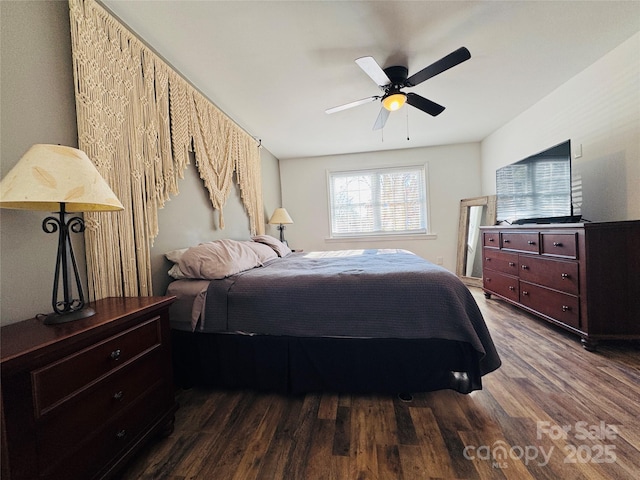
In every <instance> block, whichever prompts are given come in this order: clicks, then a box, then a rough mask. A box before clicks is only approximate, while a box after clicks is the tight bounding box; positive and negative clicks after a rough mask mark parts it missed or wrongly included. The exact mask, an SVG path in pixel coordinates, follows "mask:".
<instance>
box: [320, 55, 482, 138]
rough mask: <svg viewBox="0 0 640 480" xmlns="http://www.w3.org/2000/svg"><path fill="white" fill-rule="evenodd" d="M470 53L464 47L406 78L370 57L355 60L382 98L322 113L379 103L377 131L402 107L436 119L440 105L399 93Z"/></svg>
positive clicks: (405, 70)
mask: <svg viewBox="0 0 640 480" xmlns="http://www.w3.org/2000/svg"><path fill="white" fill-rule="evenodd" d="M470 58H471V53H469V50H467V49H466V48H465V47H460V48H459V49H457V50H455V51H453V52H451V53H450V54H449V55H447V56H445V57H442V58H441V59H440V60H438V61H436V62H434V63H432V64H431V65H429V66H428V67H426V68H423V69H422V70H420V71H419V72H417V73H414V74H413V75H411V76H410V77H408V78H407V75H408V74H409V69H408V68H407V67H403V66H400V65H398V66H393V67H387V68H385V69H383V68H382V67H380V65H378V63H377V62H376V61H375V60H374V59H373V57H361V58H358V59H357V60H356V63H357V64H358V66H359V67H360V68H361V69H362V70H364V73H366V74H367V75H369V77H371V79H372V80H373V81H374V82H376V84H377V85H378V87H379V88H380V89H381V90H382V91H383V92H384V93H383V94H382V95H374V96H372V97H367V98H363V99H361V100H356V101H355V102H350V103H346V104H344V105H339V106H337V107H333V108H329V109H327V110H325V112H326V113H335V112H340V111H342V110H346V109H348V108H352V107H357V106H358V105H363V104H365V103H369V102H373V101H376V100H381V102H382V108H381V109H380V113H379V114H378V118H377V119H376V123H375V124H374V125H373V129H374V130H379V129H381V128H383V127H384V125H385V123H387V118H389V113H390V112H392V111H395V110H398V109H400V108H401V107H402V106H403V105H404V104H405V103H408V104H409V105H411V106H413V107H415V108H417V109H418V110H422V111H423V112H425V113H428V114H429V115H432V116H434V117H435V116H436V115H440V114H441V113H442V111H443V110H444V107H443V106H442V105H438V104H437V103H435V102H432V101H431V100H429V99H427V98H424V97H422V96H420V95H418V94H417V93H412V92H409V93H405V92H403V91H402V90H401V89H402V88H405V87H415V86H416V85H419V84H420V83H422V82H424V81H425V80H428V79H429V78H431V77H435V76H436V75H439V74H440V73H442V72H444V71H445V70H449V69H450V68H452V67H455V66H456V65H458V64H460V63H462V62H464V61H466V60H469V59H470Z"/></svg>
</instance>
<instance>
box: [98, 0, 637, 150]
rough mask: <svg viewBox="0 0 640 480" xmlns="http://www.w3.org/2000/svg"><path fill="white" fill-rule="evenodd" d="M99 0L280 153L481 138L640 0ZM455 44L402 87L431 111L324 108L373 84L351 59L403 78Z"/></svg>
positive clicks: (608, 45)
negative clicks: (451, 63) (365, 59)
mask: <svg viewBox="0 0 640 480" xmlns="http://www.w3.org/2000/svg"><path fill="white" fill-rule="evenodd" d="M102 3H103V4H104V5H105V6H107V7H108V8H109V9H110V10H111V11H112V12H113V13H114V14H115V15H116V16H117V17H119V18H120V19H121V20H122V21H123V22H124V23H125V24H127V25H128V26H129V27H130V28H131V29H132V30H133V31H134V32H135V33H136V34H137V35H138V36H139V37H141V38H142V39H143V40H144V41H145V42H146V43H147V44H149V45H151V46H152V47H153V49H154V50H155V51H156V52H157V53H159V54H160V55H161V56H162V57H163V58H164V59H165V60H167V61H168V62H169V63H170V64H171V65H172V66H173V67H174V68H175V69H177V70H178V71H179V72H181V73H182V75H183V76H184V77H186V78H187V79H188V80H189V81H191V83H193V84H194V85H195V86H196V87H197V88H198V89H199V90H200V91H201V92H202V93H204V94H205V95H206V96H207V97H208V98H209V99H211V101H212V102H213V103H214V104H216V105H217V106H218V107H219V108H220V109H222V110H223V111H224V112H226V113H227V115H229V116H230V117H231V118H232V119H234V120H235V121H236V122H237V123H238V124H239V125H240V126H241V127H242V128H244V129H245V130H246V131H247V132H249V133H250V134H251V135H253V136H255V137H257V138H260V139H261V140H262V144H263V145H264V146H265V147H266V148H267V149H268V150H269V151H270V152H271V153H272V154H273V155H275V156H276V157H277V158H281V159H285V158H298V157H308V156H317V155H330V154H340V153H351V152H362V151H372V150H386V149H397V148H415V147H422V146H431V145H445V144H451V143H464V142H477V141H480V140H482V139H484V138H485V137H486V136H487V135H489V134H490V133H492V132H493V131H495V130H496V129H497V128H499V127H500V126H502V125H504V124H505V123H506V122H508V121H509V120H510V119H512V118H514V117H516V116H517V115H518V114H519V113H521V112H523V111H524V110H526V109H527V108H529V107H530V106H531V105H533V104H535V103H536V102H538V101H539V100H540V99H541V98H543V97H544V96H546V95H548V94H549V93H550V92H552V91H553V90H555V89H556V88H558V87H559V86H560V85H562V84H563V83H565V82H566V81H567V80H569V79H570V78H571V77H573V76H575V75H576V74H578V73H579V72H580V71H582V70H584V69H585V68H587V67H588V66H589V65H591V64H592V63H594V62H595V61H596V60H597V59H599V58H601V57H602V56H604V55H605V54H606V53H608V52H609V51H611V50H612V49H614V48H615V47H616V46H618V45H619V44H621V43H622V42H624V41H625V40H626V39H628V38H629V37H631V36H632V35H634V34H635V33H636V32H638V31H640V2H638V1H630V2H622V1H515V0H511V1H481V2H478V1H475V2H463V1H268V0H267V1H213V0H208V1H207V0H201V1H184V0H181V1H179V0H173V1H171V0H164V1H140V0H138V1H125V0H102ZM461 46H465V47H467V48H468V49H469V50H470V52H471V59H470V60H468V61H466V62H464V63H462V64H460V65H458V66H456V67H454V68H452V69H451V70H448V71H446V72H444V73H442V74H440V75H439V76H437V77H434V78H431V79H429V80H427V81H426V82H424V83H422V84H420V85H418V86H416V87H414V88H412V89H411V90H410V91H413V92H415V93H418V94H420V95H422V96H425V97H427V98H429V99H431V100H433V101H435V102H437V103H439V104H441V105H444V106H445V107H446V110H445V111H444V112H443V113H442V114H441V115H439V116H437V117H431V116H430V115H427V114H425V113H423V112H421V111H419V110H417V109H415V108H413V107H410V106H408V105H407V106H405V107H403V109H402V110H400V111H398V112H394V113H392V114H391V116H390V118H389V120H388V122H387V125H386V127H385V128H384V130H383V131H382V132H381V131H373V130H372V127H373V124H374V121H375V119H376V117H377V115H378V111H379V109H380V105H379V104H378V103H377V102H373V103H368V104H365V105H361V106H359V107H356V108H353V109H350V110H346V111H342V112H339V113H335V114H333V115H327V114H325V110H326V109H327V108H329V107H333V106H336V105H341V104H343V103H347V102H350V101H354V100H358V99H361V98H364V97H368V96H372V95H378V94H379V93H380V90H379V89H378V87H377V86H376V85H375V83H374V82H373V81H372V80H371V79H370V78H369V77H368V76H367V75H366V74H365V73H364V72H363V71H362V70H361V69H360V68H359V67H358V66H357V65H356V63H355V62H354V60H355V59H356V58H358V57H362V56H372V57H374V58H375V59H376V60H377V61H378V63H379V64H380V65H381V66H382V67H383V68H384V67H387V66H391V65H399V64H404V65H406V66H408V68H409V75H411V74H413V73H415V72H417V71H418V70H421V69H422V68H424V67H426V66H427V65H429V64H431V63H432V62H434V61H436V60H438V59H440V58H441V57H443V56H445V55H447V54H448V53H450V52H452V51H453V50H455V49H457V48H459V47H461ZM639 61H640V57H639ZM603 88H606V85H603ZM585 101H589V99H585ZM407 131H408V133H409V137H410V140H409V141H407Z"/></svg>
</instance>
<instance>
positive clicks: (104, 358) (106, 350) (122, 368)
mask: <svg viewBox="0 0 640 480" xmlns="http://www.w3.org/2000/svg"><path fill="white" fill-rule="evenodd" d="M174 299H175V298H174V297H129V298H105V299H102V300H98V301H96V302H94V303H92V304H91V305H90V306H91V307H92V308H94V309H95V311H96V314H95V315H94V316H92V317H89V318H85V319H81V320H77V321H74V322H69V323H63V324H59V325H49V326H47V325H43V324H42V321H41V320H40V319H36V318H33V319H30V320H25V321H23V322H18V323H14V324H10V325H7V326H4V327H2V330H1V332H0V341H1V348H2V349H1V351H0V355H1V362H2V363H1V366H2V385H1V388H2V479H3V480H5V479H7V480H8V479H11V480H18V479H30V480H33V479H65V480H70V479H83V480H87V479H99V478H100V479H101V478H110V477H112V476H113V475H114V474H115V473H116V472H117V471H118V469H119V468H120V467H122V466H123V465H124V463H125V462H126V461H127V460H128V459H129V458H130V457H131V456H132V455H133V454H134V453H135V452H136V451H137V450H138V448H139V447H141V446H142V445H143V444H144V442H145V441H146V440H147V439H148V438H149V437H150V436H151V435H153V434H156V433H164V434H168V433H170V432H171V430H172V428H173V419H174V413H175V411H176V408H177V405H176V402H175V398H174V388H173V381H172V368H171V350H170V343H169V341H170V340H169V338H170V337H169V306H170V305H171V303H173V301H174Z"/></svg>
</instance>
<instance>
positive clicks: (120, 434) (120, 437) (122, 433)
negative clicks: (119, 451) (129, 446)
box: [116, 429, 127, 440]
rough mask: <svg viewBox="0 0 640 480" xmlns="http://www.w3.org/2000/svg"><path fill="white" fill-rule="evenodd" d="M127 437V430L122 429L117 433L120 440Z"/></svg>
mask: <svg viewBox="0 0 640 480" xmlns="http://www.w3.org/2000/svg"><path fill="white" fill-rule="evenodd" d="M126 437H127V431H126V430H124V429H123V430H120V431H119V432H118V433H116V438H117V439H118V440H123V439H125V438H126Z"/></svg>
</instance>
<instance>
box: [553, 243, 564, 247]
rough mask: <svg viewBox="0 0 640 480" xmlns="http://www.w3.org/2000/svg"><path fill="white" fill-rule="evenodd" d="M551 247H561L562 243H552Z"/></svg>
mask: <svg viewBox="0 0 640 480" xmlns="http://www.w3.org/2000/svg"><path fill="white" fill-rule="evenodd" d="M553 246H554V247H561V246H562V242H553Z"/></svg>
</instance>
